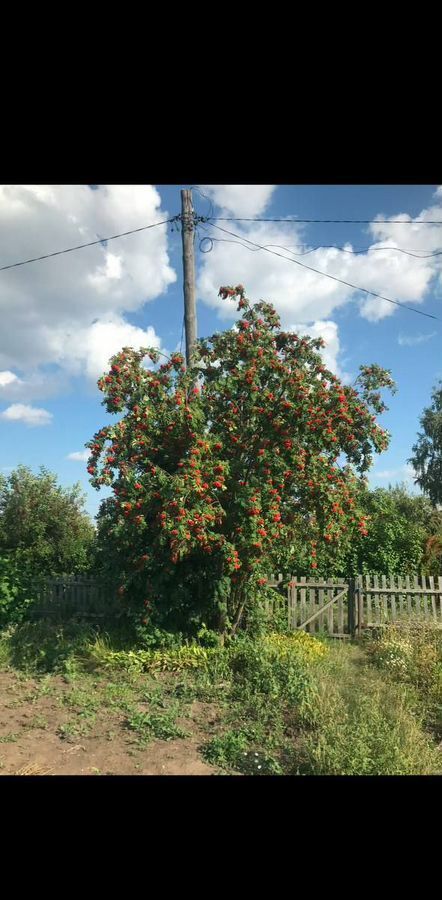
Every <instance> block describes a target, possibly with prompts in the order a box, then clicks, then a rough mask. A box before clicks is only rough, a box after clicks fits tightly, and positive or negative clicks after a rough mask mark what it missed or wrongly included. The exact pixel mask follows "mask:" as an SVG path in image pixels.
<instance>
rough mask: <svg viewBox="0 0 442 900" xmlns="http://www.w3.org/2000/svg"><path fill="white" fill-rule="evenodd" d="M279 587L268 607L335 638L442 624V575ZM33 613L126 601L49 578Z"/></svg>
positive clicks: (83, 582)
mask: <svg viewBox="0 0 442 900" xmlns="http://www.w3.org/2000/svg"><path fill="white" fill-rule="evenodd" d="M268 584H269V585H270V586H271V587H273V588H275V591H274V596H273V598H272V599H270V598H269V599H267V600H266V604H265V608H266V612H267V613H268V614H269V615H272V614H273V615H274V614H276V615H278V616H279V617H281V618H283V619H284V620H285V621H286V622H288V625H289V628H290V629H291V630H293V631H296V630H298V629H304V630H305V631H308V632H310V633H312V634H314V633H315V632H319V631H325V632H327V633H328V634H329V635H330V636H332V637H337V638H343V639H345V638H351V637H355V636H360V635H361V634H362V631H363V630H364V629H365V628H373V627H379V626H382V625H386V624H388V623H390V622H397V621H400V620H401V619H403V618H404V617H407V618H410V617H413V618H418V619H421V620H423V621H425V622H428V623H430V622H431V623H433V624H434V625H437V626H438V627H442V576H441V575H438V576H432V575H430V576H425V575H420V576H417V575H415V576H412V575H402V576H401V575H389V576H386V575H358V576H357V577H356V578H351V579H347V580H346V579H343V578H328V579H323V578H307V577H305V576H304V577H296V576H294V575H291V576H290V577H288V578H285V579H284V578H283V576H282V575H278V576H274V575H272V576H270V578H269V580H268ZM31 609H32V616H33V617H34V618H43V617H46V616H50V617H53V618H57V617H60V618H69V617H71V618H80V619H92V620H95V619H96V620H100V619H109V618H119V617H120V616H121V614H122V604H121V603H120V602H119V600H118V598H117V596H116V593H115V589H114V588H113V587H112V585H108V584H105V583H98V582H97V581H95V580H94V579H91V578H83V577H82V576H72V577H64V578H47V579H45V580H44V582H42V583H41V584H40V586H39V588H38V596H37V599H36V602H35V604H33V606H32V608H31Z"/></svg>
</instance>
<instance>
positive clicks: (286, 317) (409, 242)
mask: <svg viewBox="0 0 442 900" xmlns="http://www.w3.org/2000/svg"><path fill="white" fill-rule="evenodd" d="M435 201H436V202H435V205H433V206H431V207H430V208H428V209H426V210H422V211H421V212H420V213H419V214H418V216H417V217H416V218H419V219H424V220H428V219H441V218H442V192H439V191H438V192H437V194H436V195H435ZM294 212H295V211H294ZM390 218H392V219H395V220H396V219H398V218H399V219H403V221H404V222H409V221H410V216H408V215H406V214H398V215H394V216H392V217H390ZM220 225H221V227H223V228H225V230H227V231H229V232H234V234H235V235H237V236H238V237H239V239H242V240H243V241H244V242H245V243H246V242H247V239H248V240H249V241H252V242H254V243H256V244H260V245H261V246H267V248H268V250H271V251H274V252H276V253H279V254H281V255H282V256H285V257H286V259H282V258H281V257H275V256H274V255H272V253H270V252H267V251H266V250H256V249H255V248H254V247H252V246H250V245H249V246H244V244H241V243H238V237H235V236H232V235H231V234H226V233H225V232H221V231H218V230H217V229H213V228H210V227H209V228H208V231H207V236H210V237H211V238H212V239H213V240H214V245H213V250H212V251H211V252H209V253H206V254H205V255H204V256H203V259H202V265H201V268H200V272H199V278H198V294H199V297H200V298H201V299H202V300H203V302H205V303H207V304H208V305H209V306H212V307H213V308H216V309H217V310H218V311H219V314H220V317H221V318H226V319H227V318H230V319H232V318H236V316H237V313H236V307H235V304H234V303H232V302H230V301H221V300H220V299H219V298H218V297H217V294H218V290H219V287H220V285H223V284H238V283H239V282H241V283H242V284H244V285H245V287H246V291H247V296H248V297H250V298H252V299H253V300H258V299H266V300H270V301H271V302H273V303H274V305H275V307H276V309H277V310H278V312H279V314H280V315H281V318H282V322H283V325H285V326H286V327H287V326H288V325H289V323H290V322H293V321H297V322H301V323H308V322H311V321H315V320H321V321H322V320H326V319H328V318H329V317H330V316H331V315H332V314H333V312H334V311H335V310H337V309H339V308H340V307H341V306H343V305H344V304H346V303H348V302H349V301H351V300H353V301H354V300H355V299H357V300H359V301H360V304H359V311H360V314H361V315H362V316H363V317H364V318H366V319H368V320H370V321H372V322H377V321H379V320H380V319H382V318H385V317H386V316H391V315H393V314H394V313H398V312H399V308H398V307H397V306H395V305H394V304H391V303H388V302H387V301H384V300H379V299H378V298H375V297H367V296H365V295H364V294H362V293H361V292H358V291H357V290H355V289H353V288H351V287H348V286H347V285H344V284H341V283H340V282H337V281H333V280H332V279H329V278H325V277H324V276H323V275H319V274H316V273H315V272H312V271H310V269H308V268H304V267H303V266H310V267H312V268H314V269H318V270H319V271H321V272H324V273H327V274H329V275H332V276H335V277H336V278H339V279H342V280H343V281H347V282H350V283H351V284H355V285H357V286H360V287H362V288H366V289H368V290H373V291H375V292H376V293H379V294H384V295H385V296H387V297H391V299H393V300H399V301H401V302H403V303H408V304H410V305H413V306H416V305H417V304H422V303H423V302H424V299H425V296H426V294H427V292H428V290H429V288H430V286H432V285H434V286H435V287H436V284H435V281H434V280H435V279H437V278H439V277H440V278H441V279H442V256H436V257H432V258H429V259H423V258H416V257H414V256H407V255H405V254H403V253H399V252H397V251H396V250H394V249H387V250H381V249H380V248H381V247H385V246H387V247H389V248H392V247H402V248H409V249H411V250H412V251H413V252H415V251H417V252H418V253H419V252H422V251H424V250H426V251H432V250H436V249H437V248H439V247H440V246H441V243H442V226H438V225H435V226H433V225H428V226H425V227H423V226H422V225H419V224H411V225H408V224H404V225H402V224H399V225H396V224H393V223H390V222H388V223H387V224H381V223H376V224H373V225H371V226H370V229H369V231H370V233H371V241H370V238H369V239H368V240H367V245H370V248H371V249H370V252H366V253H358V254H353V253H350V252H345V251H349V250H352V249H355V248H354V247H352V245H351V244H346V245H345V249H343V250H339V249H336V248H319V249H314V248H312V247H311V246H310V247H309V245H308V244H306V241H305V231H304V230H303V227H302V226H301V225H296V224H290V225H285V224H284V223H259V222H256V223H250V224H248V225H244V224H241V223H237V222H232V223H220ZM300 244H302V247H300V246H299V245H300ZM283 248H288V250H285V249H283ZM296 250H297V252H298V255H297V256H296V255H295V252H296ZM300 251H301V252H302V253H303V255H299V252H300ZM305 251H308V252H307V253H306V252H305ZM297 262H298V263H301V264H303V265H298V264H297ZM441 285H442V280H441Z"/></svg>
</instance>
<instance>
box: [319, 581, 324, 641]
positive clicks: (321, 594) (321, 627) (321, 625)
mask: <svg viewBox="0 0 442 900" xmlns="http://www.w3.org/2000/svg"><path fill="white" fill-rule="evenodd" d="M318 603H319V606H323V605H324V588H319V589H318ZM318 628H319V631H324V613H321V615H320V616H319V617H318Z"/></svg>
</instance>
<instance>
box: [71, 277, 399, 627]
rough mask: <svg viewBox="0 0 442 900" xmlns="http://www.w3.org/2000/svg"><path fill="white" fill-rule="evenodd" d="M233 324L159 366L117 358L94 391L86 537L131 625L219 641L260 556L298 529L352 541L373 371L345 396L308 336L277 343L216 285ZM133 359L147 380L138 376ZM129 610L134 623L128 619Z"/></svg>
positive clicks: (265, 325)
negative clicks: (138, 620)
mask: <svg viewBox="0 0 442 900" xmlns="http://www.w3.org/2000/svg"><path fill="white" fill-rule="evenodd" d="M220 295H221V297H223V298H224V299H225V300H226V302H229V301H230V302H231V300H232V299H234V300H236V301H237V303H238V311H239V312H240V314H241V315H240V318H239V320H238V321H237V323H236V325H235V326H234V327H233V328H232V329H230V330H227V331H225V332H222V333H216V334H214V335H212V337H210V338H208V339H205V340H200V341H198V343H197V347H196V351H195V355H194V362H193V365H192V367H191V368H189V369H187V370H185V367H184V361H183V357H182V356H181V354H179V353H174V354H172V356H171V357H170V358H167V359H166V361H165V362H164V363H162V364H159V362H160V353H159V352H158V351H157V350H154V349H149V348H142V349H140V350H134V349H132V348H124V349H123V350H122V352H121V353H119V354H117V355H116V356H115V357H113V359H112V360H111V368H110V371H109V373H108V374H107V375H105V376H104V377H103V378H101V379H100V381H99V382H98V384H99V387H100V390H102V391H103V394H104V400H103V404H104V405H105V407H106V408H107V410H108V412H110V413H119V414H122V415H121V417H120V419H119V420H118V421H117V422H116V423H115V424H113V425H107V426H105V427H104V428H102V429H101V430H100V431H99V432H98V433H97V434H96V435H95V436H94V439H93V440H92V441H91V442H90V443H89V444H88V446H89V447H90V450H91V457H90V460H89V464H88V471H89V473H90V475H91V481H92V484H94V485H95V487H97V488H99V487H100V486H101V485H104V484H105V485H110V486H111V487H112V489H113V496H112V497H111V498H110V499H108V500H107V501H105V504H104V505H103V507H102V510H101V515H100V517H99V521H98V526H99V528H98V530H99V540H100V541H101V546H102V548H103V551H104V554H105V555H106V547H107V552H108V557H107V558H108V560H109V565H112V566H113V568H114V571H116V572H117V573H118V576H119V582H120V584H119V591H120V593H121V597H122V602H123V603H127V604H128V605H129V606H130V607H131V608H132V609H138V611H139V610H142V609H143V605H144V612H143V613H141V615H142V618H143V621H144V622H145V623H146V624H148V625H151V624H162V625H165V626H166V627H167V626H170V624H171V623H173V624H174V625H175V627H181V628H183V629H185V630H189V628H190V629H192V628H194V627H196V625H197V624H198V623H199V624H201V621H204V622H205V623H206V624H207V625H208V626H209V627H213V628H216V629H218V630H219V631H220V632H221V633H222V634H224V633H234V632H235V630H236V629H237V628H238V626H239V624H240V622H241V618H242V615H243V612H244V609H245V608H246V606H247V604H250V603H253V602H254V601H255V600H256V597H257V591H258V590H259V586H260V584H263V583H264V582H265V576H266V572H268V565H269V560H270V559H271V556H272V551H273V549H274V548H275V546H276V545H277V544H278V543H280V544H281V543H283V542H284V541H285V542H287V541H288V540H290V538H291V537H292V536H293V531H294V529H297V530H299V529H301V530H302V534H303V536H304V542H305V545H306V546H307V547H308V548H309V549H308V556H307V561H308V565H309V567H310V570H311V573H312V574H314V572H315V569H316V568H317V561H316V560H317V555H318V547H319V546H320V545H321V543H324V544H325V545H334V546H338V545H339V541H340V540H341V538H342V537H343V536H345V535H348V534H349V533H353V532H356V533H359V534H362V535H365V534H366V533H367V528H366V518H365V517H364V516H363V515H362V514H361V513H360V511H359V509H358V489H359V485H360V480H361V478H362V477H363V475H364V473H365V472H366V471H367V469H368V468H369V466H370V464H371V461H372V455H373V453H374V452H376V453H379V452H381V451H382V450H384V449H385V448H386V447H387V445H388V440H389V436H388V433H387V432H386V431H384V430H383V429H382V428H380V426H379V425H378V424H377V422H376V415H377V414H379V413H380V412H382V411H383V409H385V406H384V403H383V401H382V400H381V396H380V393H379V389H380V388H383V387H389V388H392V389H394V384H393V381H392V378H391V375H390V373H389V372H387V371H385V370H383V369H381V368H380V367H378V366H376V365H371V366H362V367H361V369H360V375H359V377H358V379H357V381H356V384H355V386H354V387H349V386H344V385H343V384H342V383H341V382H340V381H339V379H338V378H337V377H336V376H335V375H333V374H332V373H331V372H330V371H328V370H327V369H326V367H325V366H324V364H323V362H322V358H321V356H320V353H319V351H320V349H321V346H323V342H322V340H321V339H311V338H308V337H301V336H298V335H296V334H292V333H290V332H286V331H283V330H281V327H280V320H279V318H278V316H277V314H276V312H275V310H274V308H273V306H271V305H270V304H269V303H265V302H259V303H256V304H254V305H252V304H250V303H249V301H248V300H247V299H246V297H245V292H244V288H243V287H242V285H238V286H237V287H235V288H232V287H223V288H221V289H220ZM146 362H147V363H149V364H151V365H153V366H154V367H155V368H148V367H147V366H146ZM139 614H140V613H139V612H138V615H139Z"/></svg>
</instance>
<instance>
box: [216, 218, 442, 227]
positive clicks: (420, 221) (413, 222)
mask: <svg viewBox="0 0 442 900" xmlns="http://www.w3.org/2000/svg"><path fill="white" fill-rule="evenodd" d="M208 218H210V220H211V221H212V222H285V223H286V224H287V225H297V224H298V223H299V224H302V225H442V219H441V220H439V219H412V220H410V221H405V222H404V221H402V219H246V218H234V217H233V216H232V217H229V218H226V217H222V216H209V217H208Z"/></svg>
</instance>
